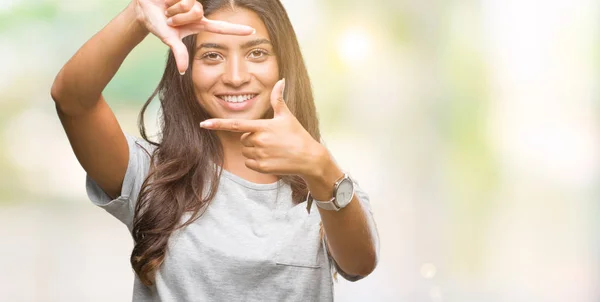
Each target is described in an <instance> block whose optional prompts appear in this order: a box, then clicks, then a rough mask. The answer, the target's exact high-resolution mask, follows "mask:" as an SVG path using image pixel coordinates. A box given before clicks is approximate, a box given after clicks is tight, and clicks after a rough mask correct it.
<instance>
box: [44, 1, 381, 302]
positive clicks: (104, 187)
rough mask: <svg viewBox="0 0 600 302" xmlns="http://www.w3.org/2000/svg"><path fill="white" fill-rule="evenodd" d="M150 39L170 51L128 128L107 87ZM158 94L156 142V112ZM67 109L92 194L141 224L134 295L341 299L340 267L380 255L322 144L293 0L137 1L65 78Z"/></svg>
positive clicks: (370, 227)
mask: <svg viewBox="0 0 600 302" xmlns="http://www.w3.org/2000/svg"><path fill="white" fill-rule="evenodd" d="M149 33H152V34H154V35H155V36H156V37H158V38H159V39H161V41H163V42H164V43H165V44H167V45H168V46H169V47H170V52H169V57H168V59H167V64H166V67H165V71H164V74H163V77H162V80H161V81H160V84H159V85H158V88H157V89H156V91H155V92H154V94H153V95H152V96H151V97H150V98H149V99H148V101H147V102H146V104H145V105H144V106H143V109H142V112H141V113H140V125H139V126H140V131H141V135H142V137H143V139H140V138H137V137H134V136H131V135H129V134H125V133H123V132H122V130H121V128H120V126H119V124H118V122H117V120H116V119H115V116H114V114H113V112H112V111H111V109H110V108H109V106H108V105H107V103H106V101H105V100H104V98H103V96H102V90H103V89H104V88H105V87H106V85H107V84H108V82H109V81H110V80H111V78H112V77H113V76H114V74H115V73H116V72H117V70H118V68H119V66H120V65H121V63H122V62H123V60H124V59H125V57H126V56H127V55H128V53H129V52H130V51H131V50H132V49H133V48H134V47H135V46H136V45H137V44H138V43H140V42H141V41H142V40H143V39H144V38H145V37H146V36H147V35H148V34H149ZM155 96H158V99H159V100H160V105H161V119H160V120H161V127H160V135H159V137H160V138H159V140H158V142H152V141H150V140H149V139H148V138H147V136H146V131H145V128H144V120H143V117H144V112H145V110H146V108H147V106H148V104H149V103H150V102H151V101H152V100H153V99H154V97H155ZM52 97H53V99H54V100H55V102H56V108H57V112H58V116H59V118H60V120H61V122H62V125H63V127H64V129H65V131H66V133H67V136H68V138H69V141H70V143H71V146H72V147H73V151H74V152H75V155H76V156H77V159H78V160H79V162H80V163H81V165H82V166H83V168H84V169H85V171H86V172H87V182H86V187H87V192H88V195H89V197H90V199H91V200H92V202H93V203H94V204H96V205H98V206H100V207H102V208H104V209H105V210H106V211H108V212H109V213H110V214H112V215H113V216H115V217H116V218H118V219H119V220H120V221H122V222H123V223H124V224H125V225H127V227H128V228H129V230H130V231H131V233H132V236H133V239H134V248H133V252H132V254H131V265H132V267H133V269H134V271H135V273H136V277H135V283H134V293H133V300H135V301H239V300H244V301H246V300H250V301H329V300H332V299H333V283H332V278H333V277H332V271H333V270H335V271H337V272H339V273H340V274H341V275H342V276H344V277H345V278H346V279H348V280H352V281H355V280H358V279H360V278H362V277H364V276H366V275H368V274H369V273H371V272H372V271H373V269H374V268H375V266H376V263H377V255H378V236H377V231H376V228H375V223H374V221H373V216H372V213H371V211H370V206H369V200H368V197H367V195H366V194H365V193H364V192H363V191H362V190H361V189H360V188H359V187H358V185H357V184H356V182H355V181H353V180H352V178H351V177H350V176H348V175H347V174H345V173H344V172H342V171H343V170H342V169H341V167H338V166H337V164H336V163H335V162H334V160H333V158H332V156H331V155H330V154H329V152H328V151H327V150H326V149H325V147H324V146H323V145H322V144H320V134H319V127H318V121H317V116H316V112H315V107H314V102H313V97H312V91H311V86H310V82H309V79H308V74H307V72H306V68H305V66H304V62H303V59H302V55H301V53H300V48H299V46H298V42H297V40H296V36H295V34H294V30H293V28H292V26H291V23H290V21H289V19H288V16H287V14H286V12H285V10H284V8H283V6H282V5H281V3H280V2H279V1H278V0H268V1H267V0H207V1H200V2H196V1H194V0H133V1H132V3H130V4H129V5H128V6H127V8H126V9H125V10H123V11H122V12H121V13H120V14H119V15H118V16H117V17H116V18H115V19H113V20H112V21H111V22H110V23H109V24H108V25H107V26H106V27H105V28H104V29H102V30H101V31H100V32H99V33H98V34H96V35H95V36H94V37H92V38H91V39H90V40H89V41H88V42H87V43H86V44H85V45H83V47H82V48H81V49H80V50H79V51H78V52H77V53H76V54H75V55H74V56H73V58H71V60H69V62H68V63H67V64H66V65H65V66H64V67H63V68H62V70H61V71H60V73H59V74H58V75H57V77H56V80H55V82H54V85H53V87H52Z"/></svg>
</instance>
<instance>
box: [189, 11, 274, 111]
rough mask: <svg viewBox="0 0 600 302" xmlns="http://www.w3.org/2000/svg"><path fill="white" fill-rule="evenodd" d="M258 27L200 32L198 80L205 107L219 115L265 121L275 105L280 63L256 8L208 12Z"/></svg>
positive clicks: (196, 86)
mask: <svg viewBox="0 0 600 302" xmlns="http://www.w3.org/2000/svg"><path fill="white" fill-rule="evenodd" d="M206 17H207V18H209V19H213V20H222V21H227V22H231V23H238V24H244V25H249V26H252V27H253V28H255V29H256V33H255V34H253V35H249V36H233V35H220V34H215V33H209V32H201V33H198V35H197V38H196V54H195V56H194V61H193V63H192V64H193V65H192V66H193V67H192V70H193V74H192V80H193V82H194V92H195V94H196V97H197V99H198V101H199V102H200V105H201V106H202V108H204V110H206V111H207V112H208V114H209V115H210V116H211V117H213V118H236V119H259V118H261V117H263V116H264V115H265V113H266V112H267V111H268V110H269V109H270V108H271V103H270V96H271V90H272V88H273V86H274V85H275V83H276V82H277V81H278V80H279V79H278V77H279V67H278V66H277V58H276V57H275V52H274V50H273V46H272V45H271V42H270V37H269V34H268V32H267V29H266V27H265V25H264V23H263V22H262V21H261V20H260V18H259V17H258V15H257V14H256V13H254V12H253V11H250V10H247V9H243V8H236V9H235V10H234V11H232V10H230V9H223V10H219V11H216V12H214V13H212V14H210V15H208V16H206Z"/></svg>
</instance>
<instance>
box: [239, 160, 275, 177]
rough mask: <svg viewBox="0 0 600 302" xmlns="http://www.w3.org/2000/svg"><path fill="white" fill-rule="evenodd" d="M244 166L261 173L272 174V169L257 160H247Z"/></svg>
mask: <svg viewBox="0 0 600 302" xmlns="http://www.w3.org/2000/svg"><path fill="white" fill-rule="evenodd" d="M244 164H245V165H246V167H248V168H250V169H252V170H254V171H256V172H260V173H270V172H271V169H270V168H269V166H268V165H267V164H265V162H264V161H262V162H259V161H258V160H256V159H251V158H248V159H246V161H245V162H244Z"/></svg>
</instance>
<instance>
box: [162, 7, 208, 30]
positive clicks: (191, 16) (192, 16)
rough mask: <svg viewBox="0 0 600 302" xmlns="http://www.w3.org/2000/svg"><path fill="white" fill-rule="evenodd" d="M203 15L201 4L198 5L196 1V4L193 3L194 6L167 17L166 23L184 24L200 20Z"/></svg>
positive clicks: (173, 24)
mask: <svg viewBox="0 0 600 302" xmlns="http://www.w3.org/2000/svg"><path fill="white" fill-rule="evenodd" d="M203 16H204V11H203V10H202V5H200V3H197V5H194V7H192V9H191V10H190V11H188V12H184V13H179V14H177V15H174V16H173V17H171V18H169V19H167V24H169V25H170V26H181V25H186V24H190V23H194V22H198V21H200V20H202V17H203Z"/></svg>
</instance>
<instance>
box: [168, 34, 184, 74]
mask: <svg viewBox="0 0 600 302" xmlns="http://www.w3.org/2000/svg"><path fill="white" fill-rule="evenodd" d="M164 43H165V44H167V45H169V47H170V48H171V51H173V56H174V57H175V62H176V63H177V70H179V73H180V74H181V75H183V74H184V73H185V71H186V70H187V68H188V65H189V54H188V51H187V48H186V47H185V44H183V41H181V40H179V39H177V38H175V37H173V38H169V39H167V40H165V41H164Z"/></svg>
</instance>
